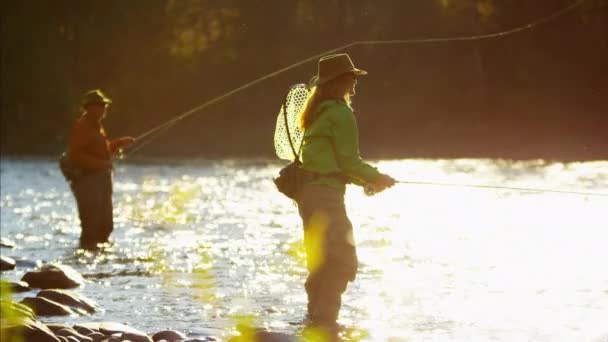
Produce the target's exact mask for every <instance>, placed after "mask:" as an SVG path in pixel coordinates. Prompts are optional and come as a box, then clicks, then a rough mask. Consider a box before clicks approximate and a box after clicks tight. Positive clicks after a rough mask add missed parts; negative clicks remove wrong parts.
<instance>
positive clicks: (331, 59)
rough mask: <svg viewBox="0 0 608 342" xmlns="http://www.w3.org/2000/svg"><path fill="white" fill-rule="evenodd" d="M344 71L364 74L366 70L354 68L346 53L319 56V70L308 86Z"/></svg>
mask: <svg viewBox="0 0 608 342" xmlns="http://www.w3.org/2000/svg"><path fill="white" fill-rule="evenodd" d="M346 73H353V74H355V75H366V74H367V71H364V70H360V69H357V68H355V65H354V64H353V61H352V60H351V59H350V57H349V56H348V54H346V53H339V54H335V55H328V56H324V57H321V59H319V72H318V73H317V75H315V76H313V78H312V79H311V80H310V84H309V86H310V87H315V86H318V85H319V84H323V83H326V82H328V81H331V80H333V79H335V78H337V77H339V76H342V75H344V74H346Z"/></svg>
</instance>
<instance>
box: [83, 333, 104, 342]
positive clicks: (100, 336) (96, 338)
mask: <svg viewBox="0 0 608 342" xmlns="http://www.w3.org/2000/svg"><path fill="white" fill-rule="evenodd" d="M87 337H90V338H92V339H93V342H101V341H103V339H104V338H105V335H104V334H102V333H100V332H99V331H96V332H93V333H90V334H87Z"/></svg>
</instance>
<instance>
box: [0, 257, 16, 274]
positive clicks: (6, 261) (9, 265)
mask: <svg viewBox="0 0 608 342" xmlns="http://www.w3.org/2000/svg"><path fill="white" fill-rule="evenodd" d="M14 269H15V260H14V259H12V258H9V257H5V256H3V255H0V271H10V270H14Z"/></svg>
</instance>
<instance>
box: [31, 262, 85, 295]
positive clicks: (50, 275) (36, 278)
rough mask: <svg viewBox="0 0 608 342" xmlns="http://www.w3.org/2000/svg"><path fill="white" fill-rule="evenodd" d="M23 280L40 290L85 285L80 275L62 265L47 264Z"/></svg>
mask: <svg viewBox="0 0 608 342" xmlns="http://www.w3.org/2000/svg"><path fill="white" fill-rule="evenodd" d="M21 280H23V281H25V282H27V283H28V284H29V285H30V286H31V287H37V288H40V289H69V288H74V287H78V286H80V285H82V284H84V279H83V278H82V276H81V275H80V273H78V272H76V270H74V269H73V268H71V267H70V266H66V265H61V264H45V265H43V266H42V267H40V270H38V271H32V272H27V273H26V274H25V275H24V276H23V278H21Z"/></svg>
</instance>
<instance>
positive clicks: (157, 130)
mask: <svg viewBox="0 0 608 342" xmlns="http://www.w3.org/2000/svg"><path fill="white" fill-rule="evenodd" d="M583 2H585V0H578V1H575V2H573V3H572V4H570V5H568V6H566V7H564V8H562V9H560V10H557V11H555V12H553V13H551V14H550V15H548V16H546V17H543V18H540V19H538V20H536V21H534V22H531V23H529V24H527V25H524V26H520V27H516V28H513V29H510V30H506V31H501V32H496V33H488V34H479V35H471V36H458V37H444V38H416V39H395V40H364V41H354V42H351V43H348V44H345V45H342V46H339V47H337V48H334V49H331V50H327V51H323V52H321V53H319V54H316V55H314V56H311V57H309V58H306V59H303V60H301V61H299V62H296V63H293V64H291V65H288V66H286V67H284V68H281V69H279V70H276V71H274V72H271V73H269V74H266V75H264V76H262V77H259V78H257V79H255V80H253V81H251V82H248V83H246V84H243V85H242V86H240V87H238V88H235V89H233V90H230V91H228V92H226V93H225V94H222V95H220V96H217V97H215V98H213V99H211V100H209V101H207V102H205V103H203V104H201V105H199V106H197V107H194V108H192V109H190V110H188V111H186V112H184V113H182V114H180V115H178V116H176V117H174V118H172V119H170V120H168V121H166V122H164V123H162V124H160V125H158V126H156V127H154V128H152V129H150V130H148V131H146V132H144V133H142V134H141V135H139V136H137V137H135V141H136V143H135V144H133V145H131V147H130V148H127V149H125V151H124V153H123V158H124V157H126V156H130V155H133V154H134V153H135V152H136V151H139V150H141V149H142V148H143V147H144V146H146V145H147V144H149V143H150V142H151V141H152V140H154V138H155V137H158V136H159V135H160V133H162V132H164V131H166V130H167V129H169V128H170V127H172V126H173V125H175V124H177V123H178V122H179V121H181V120H183V119H185V118H186V117H188V116H190V115H192V114H194V113H196V112H198V111H200V110H202V109H205V108H207V107H209V106H210V105H212V104H215V103H217V102H220V101H222V100H223V99H225V98H227V97H230V96H232V95H234V94H236V93H238V92H240V91H243V90H245V89H247V88H249V87H251V86H253V85H256V84H258V83H260V82H262V81H265V80H267V79H269V78H272V77H274V76H277V75H279V74H281V73H284V72H286V71H288V70H291V69H294V68H296V67H299V66H301V65H303V64H306V63H308V62H311V61H316V60H318V59H319V58H321V57H323V56H325V55H328V54H332V53H336V52H338V51H341V50H345V49H348V48H351V47H354V46H360V45H383V44H424V43H444V42H454V41H477V40H485V39H492V38H500V37H504V36H507V35H511V34H515V33H518V32H522V31H526V30H530V29H533V28H535V27H536V26H539V25H542V24H545V23H547V22H549V21H551V20H554V19H556V18H558V17H560V16H562V15H564V14H566V13H568V12H570V11H572V10H573V9H575V8H577V7H579V6H580V5H582V4H583ZM155 133H158V134H155ZM151 135H153V136H151ZM145 138H149V139H145Z"/></svg>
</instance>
